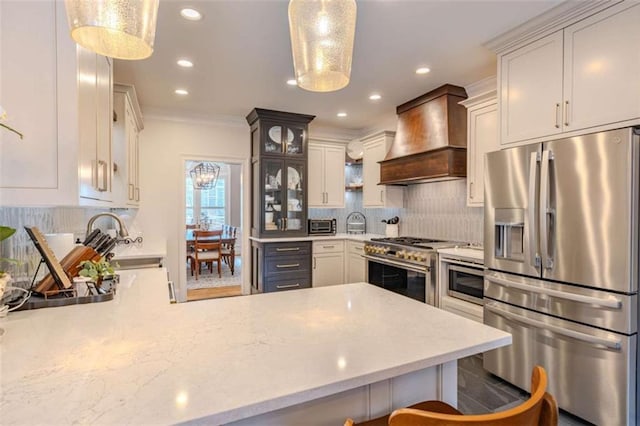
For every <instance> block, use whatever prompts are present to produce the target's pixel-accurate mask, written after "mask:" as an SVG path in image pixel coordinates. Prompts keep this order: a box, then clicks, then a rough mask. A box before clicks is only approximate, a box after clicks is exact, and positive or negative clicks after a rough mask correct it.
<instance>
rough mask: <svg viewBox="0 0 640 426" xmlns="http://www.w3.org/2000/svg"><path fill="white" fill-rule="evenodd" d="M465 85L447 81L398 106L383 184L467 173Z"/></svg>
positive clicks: (383, 165) (383, 164) (383, 166)
mask: <svg viewBox="0 0 640 426" xmlns="http://www.w3.org/2000/svg"><path fill="white" fill-rule="evenodd" d="M466 98H467V94H466V91H465V90H464V88H462V87H459V86H453V85H450V84H445V85H443V86H441V87H438V88H437V89H435V90H432V91H431V92H429V93H426V94H424V95H422V96H419V97H417V98H415V99H412V100H410V101H409V102H406V103H404V104H402V105H399V106H398V107H397V108H396V112H397V113H398V128H397V132H396V137H395V140H394V141H393V144H392V145H391V147H390V148H389V152H388V153H387V155H386V157H385V159H384V160H383V161H381V162H380V184H382V185H409V184H412V183H423V182H431V181H440V180H448V179H458V178H463V177H466V175H467V154H466V147H467V111H466V108H464V107H463V106H461V105H459V104H458V103H459V102H460V101H463V100H464V99H466Z"/></svg>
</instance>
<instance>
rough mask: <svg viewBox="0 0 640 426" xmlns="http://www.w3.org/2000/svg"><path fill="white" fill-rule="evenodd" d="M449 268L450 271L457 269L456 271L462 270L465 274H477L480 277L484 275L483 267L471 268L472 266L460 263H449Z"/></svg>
mask: <svg viewBox="0 0 640 426" xmlns="http://www.w3.org/2000/svg"><path fill="white" fill-rule="evenodd" d="M449 270H450V271H458V272H464V273H465V274H469V275H478V276H480V277H482V276H484V268H477V267H476V268H473V267H471V268H470V267H466V266H460V264H458V263H449Z"/></svg>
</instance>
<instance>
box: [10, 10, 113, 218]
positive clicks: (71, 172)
mask: <svg viewBox="0 0 640 426" xmlns="http://www.w3.org/2000/svg"><path fill="white" fill-rule="evenodd" d="M0 53H1V57H2V59H3V60H2V61H1V62H0V101H1V104H2V107H3V108H4V109H5V110H6V111H7V114H8V116H9V120H8V121H7V122H6V124H9V125H11V126H12V127H15V128H16V129H18V130H20V131H21V132H22V133H23V134H24V139H23V140H19V139H18V138H17V136H16V135H14V134H13V133H10V132H8V131H5V129H0V144H1V145H2V155H0V205H2V206H60V205H62V206H64V205H72V206H77V205H92V206H110V205H111V202H110V201H111V173H112V172H111V171H112V159H111V117H112V104H111V91H112V87H111V86H112V68H111V60H110V59H108V58H105V57H103V56H100V55H96V54H94V53H91V52H89V51H87V50H85V49H83V48H80V47H78V46H77V45H76V44H75V42H74V41H73V40H72V39H71V37H70V35H69V29H68V23H67V16H66V13H65V8H64V3H63V2H0Z"/></svg>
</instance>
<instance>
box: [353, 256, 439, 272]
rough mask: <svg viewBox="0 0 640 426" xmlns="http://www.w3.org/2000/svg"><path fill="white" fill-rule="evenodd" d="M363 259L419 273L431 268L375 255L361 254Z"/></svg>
mask: <svg viewBox="0 0 640 426" xmlns="http://www.w3.org/2000/svg"><path fill="white" fill-rule="evenodd" d="M362 257H364V258H365V259H367V260H369V261H371V262H376V263H382V264H383V265H389V266H395V267H397V268H401V269H407V270H409V271H413V272H418V273H421V274H424V273H426V272H429V271H431V268H430V267H429V266H427V265H425V266H424V267H422V268H421V267H419V266H416V265H410V264H406V263H402V262H396V261H394V260H390V259H381V258H379V257H375V256H367V255H365V256H362Z"/></svg>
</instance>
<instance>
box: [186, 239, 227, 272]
mask: <svg viewBox="0 0 640 426" xmlns="http://www.w3.org/2000/svg"><path fill="white" fill-rule="evenodd" d="M193 237H194V240H193V248H194V252H193V257H194V260H195V267H194V268H193V269H195V273H196V280H197V279H198V275H199V274H200V273H201V267H202V263H206V264H208V265H209V270H212V269H213V262H214V261H216V263H217V264H218V277H222V269H221V265H220V263H221V261H222V253H221V252H222V231H221V230H218V231H201V230H197V229H196V230H194V231H193ZM212 272H213V271H212Z"/></svg>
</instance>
